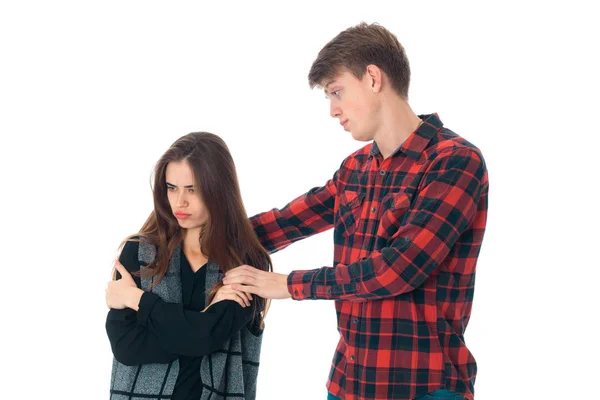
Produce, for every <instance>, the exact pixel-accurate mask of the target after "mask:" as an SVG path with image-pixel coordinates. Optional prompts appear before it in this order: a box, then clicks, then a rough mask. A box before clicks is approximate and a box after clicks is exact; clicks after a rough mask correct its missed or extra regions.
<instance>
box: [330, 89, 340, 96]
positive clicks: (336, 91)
mask: <svg viewBox="0 0 600 400" xmlns="http://www.w3.org/2000/svg"><path fill="white" fill-rule="evenodd" d="M331 94H332V95H334V96H339V95H340V91H339V90H335V91H333V92H331Z"/></svg>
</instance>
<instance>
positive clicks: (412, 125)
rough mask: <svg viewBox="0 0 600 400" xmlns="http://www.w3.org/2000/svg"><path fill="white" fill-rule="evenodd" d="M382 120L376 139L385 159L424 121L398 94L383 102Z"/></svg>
mask: <svg viewBox="0 0 600 400" xmlns="http://www.w3.org/2000/svg"><path fill="white" fill-rule="evenodd" d="M381 121H382V122H381V125H380V127H379V130H378V132H377V133H376V134H375V137H374V140H375V142H377V147H378V148H379V151H380V152H381V156H382V157H383V158H384V159H386V158H388V157H389V156H390V155H391V154H392V152H394V150H396V149H397V148H398V147H400V146H401V145H402V143H404V141H405V140H406V139H407V138H408V137H409V136H410V135H411V134H412V133H413V132H414V131H416V130H417V128H418V127H419V125H421V123H422V122H423V121H421V118H419V117H418V116H417V115H416V114H415V113H414V112H413V110H412V109H411V108H410V106H409V105H408V103H407V102H406V101H404V100H402V99H401V98H399V97H397V96H393V97H391V98H390V100H389V101H386V102H384V103H383V105H382V108H381Z"/></svg>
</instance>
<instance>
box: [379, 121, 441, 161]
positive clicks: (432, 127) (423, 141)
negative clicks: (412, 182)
mask: <svg viewBox="0 0 600 400" xmlns="http://www.w3.org/2000/svg"><path fill="white" fill-rule="evenodd" d="M419 118H421V120H423V123H422V124H421V125H419V127H418V128H417V130H416V131H414V132H413V133H411V134H410V136H409V137H408V138H406V140H405V141H404V143H402V144H401V145H400V147H398V148H397V149H396V150H394V151H393V152H392V154H391V155H390V156H394V155H396V154H397V153H398V152H402V153H404V154H406V155H407V156H409V157H411V158H413V159H415V160H418V159H419V157H420V156H421V153H422V152H423V150H425V149H426V148H427V145H428V144H429V142H430V141H431V139H432V138H433V137H434V136H435V135H436V134H437V132H438V131H439V130H440V128H442V126H444V124H443V123H442V121H441V120H440V117H439V116H438V115H437V113H433V114H425V115H419ZM378 154H381V152H380V151H379V146H377V143H376V142H375V141H373V143H372V145H371V150H370V151H369V156H371V157H375V156H376V155H378Z"/></svg>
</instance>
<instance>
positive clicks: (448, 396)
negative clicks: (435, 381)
mask: <svg viewBox="0 0 600 400" xmlns="http://www.w3.org/2000/svg"><path fill="white" fill-rule="evenodd" d="M429 399H438V400H464V397H462V396H461V395H460V394H458V393H454V392H451V391H449V390H446V389H440V390H436V391H435V392H431V393H427V394H426V395H425V396H423V397H418V398H417V399H415V400H429ZM327 400H342V399H340V398H339V397H335V396H334V395H332V394H331V393H327Z"/></svg>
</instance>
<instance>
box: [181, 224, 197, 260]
mask: <svg viewBox="0 0 600 400" xmlns="http://www.w3.org/2000/svg"><path fill="white" fill-rule="evenodd" d="M183 251H184V252H185V253H187V254H198V255H200V254H202V248H201V247H200V228H193V229H186V230H184V231H183Z"/></svg>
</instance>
